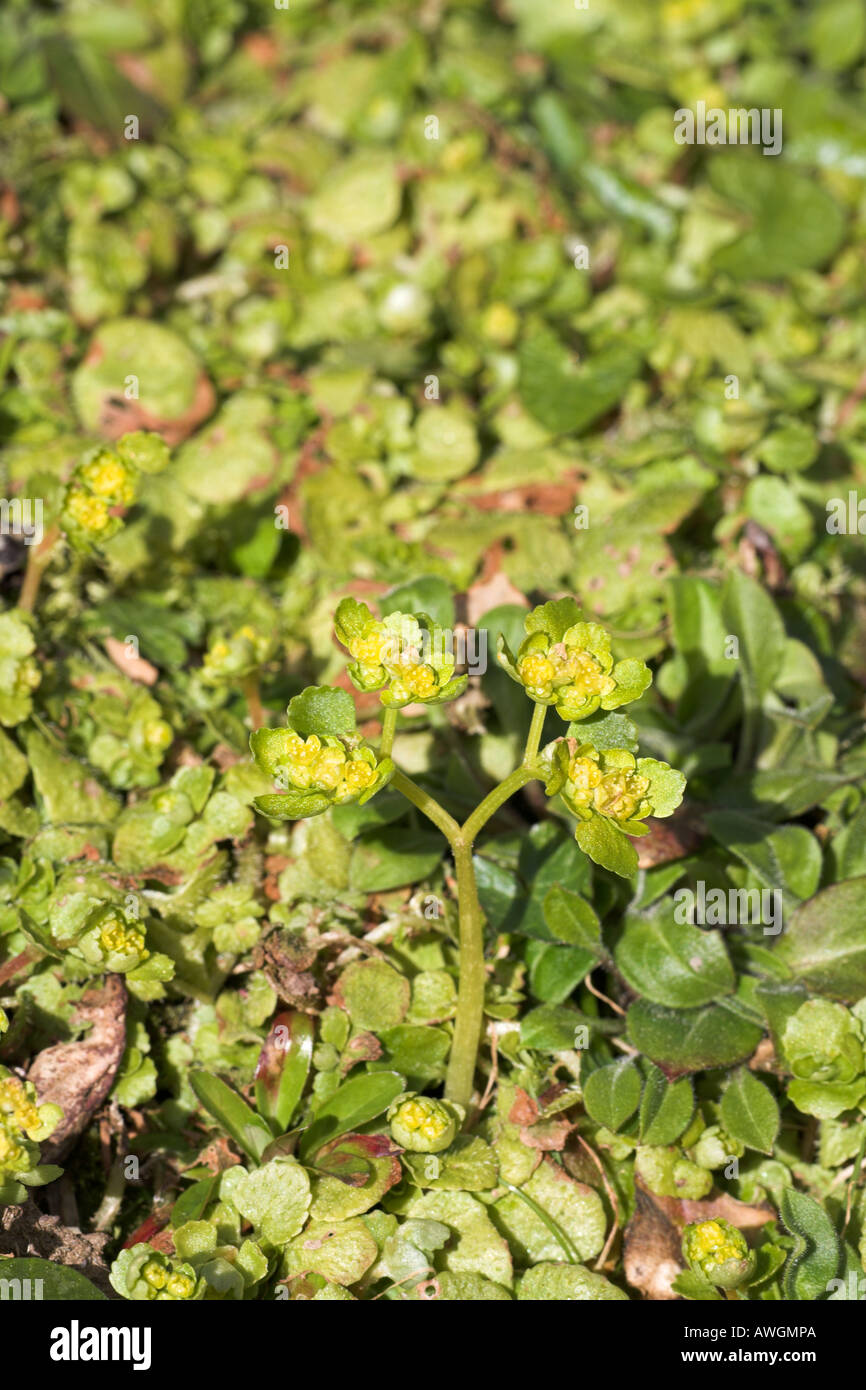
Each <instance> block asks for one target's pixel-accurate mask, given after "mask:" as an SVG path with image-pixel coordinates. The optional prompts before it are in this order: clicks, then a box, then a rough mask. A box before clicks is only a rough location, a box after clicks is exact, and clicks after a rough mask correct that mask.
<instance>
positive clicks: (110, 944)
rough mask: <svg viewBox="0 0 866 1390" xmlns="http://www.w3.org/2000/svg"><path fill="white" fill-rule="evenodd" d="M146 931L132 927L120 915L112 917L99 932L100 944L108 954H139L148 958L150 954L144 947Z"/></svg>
mask: <svg viewBox="0 0 866 1390" xmlns="http://www.w3.org/2000/svg"><path fill="white" fill-rule="evenodd" d="M144 940H145V938H144V932H141V931H139V930H138V928H137V927H131V926H129V925H128V924H127V923H126V922H123V921H121V919H120V918H119V917H111V918H109V920H108V921H107V922H106V923H105V926H104V927H103V928H102V930H101V931H100V933H99V944H100V946H101V947H102V949H103V951H105V953H106V954H108V953H109V952H114V953H116V954H117V955H133V954H134V955H138V956H140V957H141V959H142V960H146V959H147V957H148V956H149V955H150V952H149V951H146V950H145V948H144Z"/></svg>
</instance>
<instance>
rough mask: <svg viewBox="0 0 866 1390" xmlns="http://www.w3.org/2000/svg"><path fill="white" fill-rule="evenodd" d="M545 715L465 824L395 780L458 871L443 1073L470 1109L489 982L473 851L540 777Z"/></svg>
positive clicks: (388, 717)
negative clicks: (453, 998)
mask: <svg viewBox="0 0 866 1390" xmlns="http://www.w3.org/2000/svg"><path fill="white" fill-rule="evenodd" d="M546 713H547V709H546V706H544V705H536V706H535V708H534V710H533V714H532V723H531V724H530V727H529V733H528V735H527V738H526V747H525V749H524V752H523V760H522V762H521V764H520V766H519V767H517V768H515V770H514V772H512V773H510V774H509V776H508V777H506V778H504V780H503V781H501V782H499V783H498V785H497V786H495V787H494V788H493V789H492V791H490V792H488V794H487V796H485V798H484V800H483V801H482V802H481V803H480V804H479V805H478V806H476V808H475V810H474V811H473V812H472V814H471V815H470V816H469V817H468V819H467V820H466V821H465V823H464V824H463V825H458V823H457V821H455V820H454V818H453V816H450V815H449V814H448V812H447V811H446V810H445V808H444V807H443V806H440V804H439V802H438V801H437V800H436V798H435V797H433V796H431V795H430V793H429V792H426V791H425V790H424V788H423V787H419V786H418V784H417V783H416V782H413V781H412V780H411V778H409V777H407V776H406V775H405V773H403V772H400V771H399V770H398V771H396V772H395V773H394V774H393V777H392V779H391V785H392V786H393V787H394V788H395V789H396V790H397V791H399V792H402V794H403V795H404V796H405V797H406V798H407V800H409V801H411V803H412V805H413V806H415V807H417V809H418V810H419V811H420V812H421V813H422V814H423V815H425V816H426V817H427V819H428V820H431V821H432V822H433V824H434V825H435V826H437V828H438V829H439V830H441V831H442V834H443V835H444V836H445V838H446V839H447V841H448V843H449V845H450V846H451V852H452V854H453V856H454V867H455V871H456V874H457V912H458V935H459V948H460V982H459V986H458V991H457V1012H456V1015H455V1019H454V1036H453V1038H452V1042H451V1052H450V1055H449V1058H448V1070H447V1073H446V1077H445V1095H446V1097H447V1099H448V1100H452V1101H455V1102H456V1103H457V1104H458V1105H462V1106H464V1107H466V1108H468V1106H469V1105H470V1103H471V1100H472V1093H473V1089H474V1084H475V1064H476V1060H477V1057H478V1048H479V1045H480V1043H481V1032H482V1028H483V1026H484V990H485V986H486V983H487V972H486V969H485V965H484V917H483V914H482V911H481V904H480V902H479V901H478V887H477V884H476V881H475V867H474V864H473V860H472V850H473V846H474V844H475V839H476V836H477V835H478V833H479V831H480V830H482V829H483V827H484V826H485V825H486V824H487V822H488V821H489V820H490V818H491V817H492V816H494V815H495V814H496V812H497V811H498V810H499V808H500V807H501V806H503V805H504V804H505V802H506V801H507V800H508V799H509V797H511V796H513V795H514V793H515V792H518V791H520V789H521V787H525V786H526V784H527V782H531V781H533V780H535V779H539V778H541V777H542V773H541V770H540V769H539V767H538V749H539V744H540V742H541V734H542V730H543V728H544V717H545V715H546ZM396 718H397V715H396V711H395V710H386V712H385V717H384V719H383V721H382V743H381V752H382V755H383V756H387V755H389V754H390V752H391V747H392V745H393V741H394V727H395V724H396Z"/></svg>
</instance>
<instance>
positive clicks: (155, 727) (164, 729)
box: [144, 719, 173, 748]
mask: <svg viewBox="0 0 866 1390" xmlns="http://www.w3.org/2000/svg"><path fill="white" fill-rule="evenodd" d="M172 737H173V735H172V730H171V725H170V724H168V723H166V721H165V720H164V719H151V720H150V722H149V723H148V724H147V725H146V726H145V730H144V741H145V743H146V744H147V745H148V746H149V747H150V748H167V747H168V745H169V744H170V743H171V740H172Z"/></svg>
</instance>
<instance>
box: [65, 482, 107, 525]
mask: <svg viewBox="0 0 866 1390" xmlns="http://www.w3.org/2000/svg"><path fill="white" fill-rule="evenodd" d="M66 510H67V512H68V513H69V515H70V516H71V517H72V520H73V521H74V522H75V523H76V525H78V526H80V527H81V529H82V531H104V530H105V528H106V526H107V525H108V521H109V515H108V503H107V502H105V500H104V499H103V498H102V497H94V496H92V495H91V494H90V493H89V492H85V491H84V489H83V488H73V489H72V490H71V491H70V493H69V496H68V497H67V499H66Z"/></svg>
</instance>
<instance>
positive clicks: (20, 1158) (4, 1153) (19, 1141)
mask: <svg viewBox="0 0 866 1390" xmlns="http://www.w3.org/2000/svg"><path fill="white" fill-rule="evenodd" d="M0 1073H2V1074H0V1187H2V1186H3V1179H4V1178H10V1177H11V1178H17V1177H18V1175H19V1174H25V1173H31V1172H32V1171H33V1169H34V1168H35V1167H36V1165H37V1164H38V1162H39V1150H38V1148H37V1146H36V1142H28V1141H37V1142H38V1141H39V1140H41V1139H46V1138H47V1137H48V1135H49V1134H50V1133H51V1132H52V1130H53V1129H55V1128H56V1127H57V1124H58V1122H59V1120H60V1119H61V1117H62V1114H63V1112H62V1110H61V1109H60V1107H59V1106H58V1105H40V1104H39V1103H38V1101H37V1099H36V1091H35V1089H34V1087H33V1086H31V1085H30V1084H29V1083H28V1082H24V1081H21V1080H19V1078H18V1077H17V1076H13V1075H12V1074H11V1072H7V1071H6V1069H5V1068H0Z"/></svg>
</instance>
